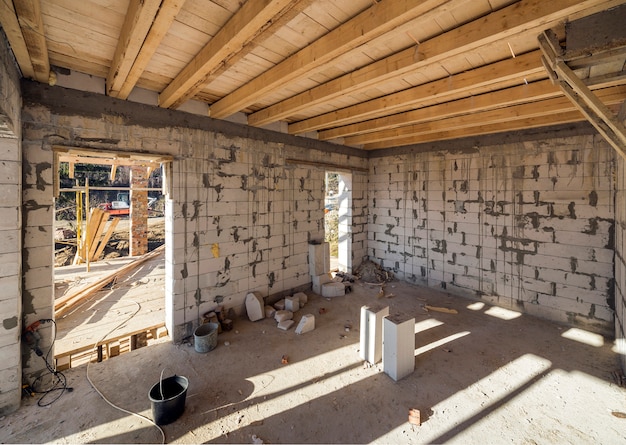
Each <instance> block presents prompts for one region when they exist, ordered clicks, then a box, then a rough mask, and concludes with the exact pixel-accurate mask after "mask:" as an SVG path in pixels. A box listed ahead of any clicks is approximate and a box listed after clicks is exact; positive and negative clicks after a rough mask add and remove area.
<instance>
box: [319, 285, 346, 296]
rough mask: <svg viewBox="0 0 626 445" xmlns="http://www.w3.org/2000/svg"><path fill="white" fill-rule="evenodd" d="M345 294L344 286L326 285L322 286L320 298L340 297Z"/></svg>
mask: <svg viewBox="0 0 626 445" xmlns="http://www.w3.org/2000/svg"><path fill="white" fill-rule="evenodd" d="M345 294H346V286H345V285H344V284H343V283H326V284H323V285H322V297H326V298H332V297H341V296H343V295H345Z"/></svg>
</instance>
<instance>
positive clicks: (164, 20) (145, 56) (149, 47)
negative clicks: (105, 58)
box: [107, 0, 185, 99]
mask: <svg viewBox="0 0 626 445" xmlns="http://www.w3.org/2000/svg"><path fill="white" fill-rule="evenodd" d="M184 4H185V0H163V1H162V2H161V6H160V8H159V10H158V12H157V14H156V17H155V18H154V21H153V23H152V26H150V31H148V35H147V36H146V38H145V40H144V41H143V45H141V48H140V49H139V53H138V54H137V55H136V58H135V61H134V63H133V64H132V67H131V68H130V70H129V72H128V75H127V76H126V77H125V78H124V79H123V81H122V84H121V87H119V92H118V93H117V96H116V97H118V98H120V99H127V98H128V96H129V95H130V93H131V91H132V90H133V88H134V87H135V85H136V84H137V82H138V81H139V78H140V77H141V75H142V74H143V72H144V70H145V69H146V66H148V63H150V60H151V59H152V56H153V55H154V53H155V52H156V50H157V48H158V47H159V45H160V44H161V40H163V37H165V34H167V31H168V30H169V29H170V26H172V23H174V19H175V18H176V16H177V15H178V12H179V11H180V10H181V8H182V7H183V5H184ZM110 74H111V73H109V75H110ZM117 84H119V82H117ZM107 85H108V82H107Z"/></svg>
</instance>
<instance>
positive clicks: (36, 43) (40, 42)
mask: <svg viewBox="0 0 626 445" xmlns="http://www.w3.org/2000/svg"><path fill="white" fill-rule="evenodd" d="M3 3H4V2H3ZM13 5H14V6H15V13H16V14H17V19H18V21H19V24H20V27H21V33H22V36H23V39H24V44H25V45H26V48H27V51H28V58H29V59H30V64H31V66H32V67H33V74H32V76H33V77H34V78H35V80H37V81H38V82H44V83H48V82H49V80H50V60H49V59H48V45H47V44H46V38H45V35H44V28H43V20H42V18H41V4H40V3H39V1H28V0H14V1H13Z"/></svg>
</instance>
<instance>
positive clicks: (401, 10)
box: [210, 0, 466, 126]
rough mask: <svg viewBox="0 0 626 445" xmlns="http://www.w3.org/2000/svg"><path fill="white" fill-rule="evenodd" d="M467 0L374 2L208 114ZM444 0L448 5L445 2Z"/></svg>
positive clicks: (238, 106) (243, 103) (226, 112)
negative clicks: (396, 28)
mask: <svg viewBox="0 0 626 445" xmlns="http://www.w3.org/2000/svg"><path fill="white" fill-rule="evenodd" d="M465 1H466V0H452V1H451V0H427V1H423V2H415V1H411V0H398V1H394V2H382V3H378V2H374V4H373V6H371V7H370V8H368V9H366V10H365V11H363V12H362V13H360V14H359V15H357V16H355V17H354V18H353V19H351V20H349V21H348V22H346V23H344V24H342V25H341V26H339V27H337V28H335V29H333V30H332V31H330V32H329V33H327V34H326V35H324V36H322V37H321V38H319V39H318V40H316V41H315V42H313V43H311V44H310V45H309V46H307V47H305V48H303V49H301V50H300V51H298V52H297V53H295V54H294V55H292V56H291V57H289V58H287V59H286V60H284V61H283V62H281V63H279V64H278V65H276V66H274V67H273V68H271V69H270V70H268V71H266V72H264V73H263V74H261V75H260V76H258V77H257V78H256V79H254V80H252V81H251V82H248V83H247V84H245V85H244V86H242V87H241V88H239V89H238V90H236V91H234V92H233V93H231V94H229V95H228V96H226V97H224V98H223V99H221V100H219V101H218V102H216V103H214V104H213V105H212V106H211V108H210V109H211V117H215V118H224V117H227V116H230V115H231V114H233V113H236V112H237V111H240V110H242V109H244V108H246V107H248V106H249V105H251V104H254V103H255V102H257V101H259V100H260V99H261V98H262V97H263V96H264V95H266V94H268V93H270V92H272V91H273V90H274V89H275V88H277V87H278V86H280V85H282V86H284V85H286V84H288V83H289V82H293V81H295V80H297V79H299V78H301V77H303V76H306V75H308V74H309V73H310V72H311V70H314V69H316V68H318V67H320V66H322V65H324V64H325V63H328V62H329V61H331V60H332V59H334V58H336V57H338V56H340V55H342V54H343V53H345V52H348V51H350V50H352V49H354V48H356V47H358V46H359V45H361V44H363V43H365V42H367V41H368V40H370V39H373V38H376V37H378V36H380V35H382V34H383V33H385V32H387V31H390V30H392V29H393V28H395V27H397V26H400V25H402V24H403V23H404V22H406V21H408V20H411V19H413V18H415V17H418V16H420V15H422V14H425V13H427V12H428V11H431V10H433V9H435V8H437V9H436V11H437V14H442V13H443V12H445V11H446V10H448V9H449V8H450V6H452V5H458V4H459V3H464V2H465ZM446 4H447V5H446ZM276 120H278V119H277V118H273V119H272V120H269V121H266V120H259V121H258V122H256V123H255V124H253V125H257V126H258V125H263V124H264V123H269V122H273V121H276Z"/></svg>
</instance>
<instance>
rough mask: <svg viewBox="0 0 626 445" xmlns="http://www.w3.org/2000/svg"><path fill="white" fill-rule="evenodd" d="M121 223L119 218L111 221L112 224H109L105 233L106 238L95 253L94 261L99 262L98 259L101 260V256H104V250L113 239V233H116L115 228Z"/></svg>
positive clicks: (103, 238) (104, 237)
mask: <svg viewBox="0 0 626 445" xmlns="http://www.w3.org/2000/svg"><path fill="white" fill-rule="evenodd" d="M119 222H120V219H119V218H113V219H112V220H111V223H110V224H109V228H108V229H107V231H106V232H105V234H104V236H103V237H102V241H101V242H100V245H99V246H98V250H96V253H94V255H93V261H98V259H99V258H100V255H102V252H103V251H104V248H105V247H106V245H107V243H108V242H109V240H110V239H111V236H112V235H113V232H114V231H115V227H117V223H119Z"/></svg>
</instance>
